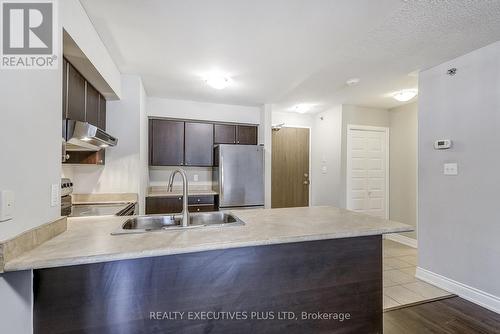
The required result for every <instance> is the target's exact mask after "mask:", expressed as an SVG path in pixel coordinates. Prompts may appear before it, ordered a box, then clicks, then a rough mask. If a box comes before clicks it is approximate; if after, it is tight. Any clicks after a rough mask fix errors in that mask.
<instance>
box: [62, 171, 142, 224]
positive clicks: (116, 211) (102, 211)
mask: <svg viewBox="0 0 500 334" xmlns="http://www.w3.org/2000/svg"><path fill="white" fill-rule="evenodd" d="M72 193H73V182H71V180H70V179H68V178H63V179H61V216H68V217H90V216H132V215H134V214H135V209H136V204H135V203H130V202H125V203H123V202H122V203H106V204H103V203H85V204H72V199H71V194H72Z"/></svg>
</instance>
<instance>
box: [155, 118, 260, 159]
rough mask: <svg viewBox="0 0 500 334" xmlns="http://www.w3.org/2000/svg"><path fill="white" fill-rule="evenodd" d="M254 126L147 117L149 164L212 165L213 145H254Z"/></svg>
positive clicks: (255, 129) (255, 130)
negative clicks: (148, 118)
mask: <svg viewBox="0 0 500 334" xmlns="http://www.w3.org/2000/svg"><path fill="white" fill-rule="evenodd" d="M257 129H258V128H257V126H256V125H244V124H221V123H210V122H202V121H195V122H191V121H182V120H180V121H179V120H168V119H150V120H149V165H150V166H199V167H210V166H213V163H214V161H213V146H214V144H246V145H257V132H258V131H257Z"/></svg>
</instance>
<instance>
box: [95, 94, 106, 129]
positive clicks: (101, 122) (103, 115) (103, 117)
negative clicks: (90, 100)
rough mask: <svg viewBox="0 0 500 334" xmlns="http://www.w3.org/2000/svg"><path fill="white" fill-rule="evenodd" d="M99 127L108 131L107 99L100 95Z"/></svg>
mask: <svg viewBox="0 0 500 334" xmlns="http://www.w3.org/2000/svg"><path fill="white" fill-rule="evenodd" d="M97 127H98V128H99V129H101V130H104V131H106V99H105V98H104V96H102V95H99V119H98V121H97Z"/></svg>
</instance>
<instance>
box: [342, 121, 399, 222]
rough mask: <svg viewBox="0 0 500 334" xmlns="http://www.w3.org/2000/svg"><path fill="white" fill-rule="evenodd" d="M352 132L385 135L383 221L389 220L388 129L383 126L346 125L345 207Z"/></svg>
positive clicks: (349, 191) (348, 181) (349, 193)
mask: <svg viewBox="0 0 500 334" xmlns="http://www.w3.org/2000/svg"><path fill="white" fill-rule="evenodd" d="M353 130H359V131H372V132H382V133H385V161H386V164H385V219H389V200H390V196H389V195H390V194H389V192H390V188H389V176H390V173H389V169H390V160H389V148H390V147H389V132H390V131H389V127H385V126H369V125H356V124H347V138H346V141H347V148H346V150H347V161H346V207H347V206H348V205H349V198H350V197H351V155H352V154H351V147H352V143H351V136H350V134H351V132H352V131H353Z"/></svg>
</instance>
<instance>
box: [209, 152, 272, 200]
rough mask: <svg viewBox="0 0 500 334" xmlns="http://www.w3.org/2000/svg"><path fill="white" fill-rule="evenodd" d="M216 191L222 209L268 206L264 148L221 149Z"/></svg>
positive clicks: (216, 162) (216, 155)
mask: <svg viewBox="0 0 500 334" xmlns="http://www.w3.org/2000/svg"><path fill="white" fill-rule="evenodd" d="M212 182H213V188H214V190H215V191H217V192H218V193H219V208H220V209H228V208H247V207H248V208H251V207H263V206H264V148H263V147H262V146H259V145H229V144H228V145H226V144H223V145H217V146H215V148H214V168H213V178H212Z"/></svg>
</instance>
